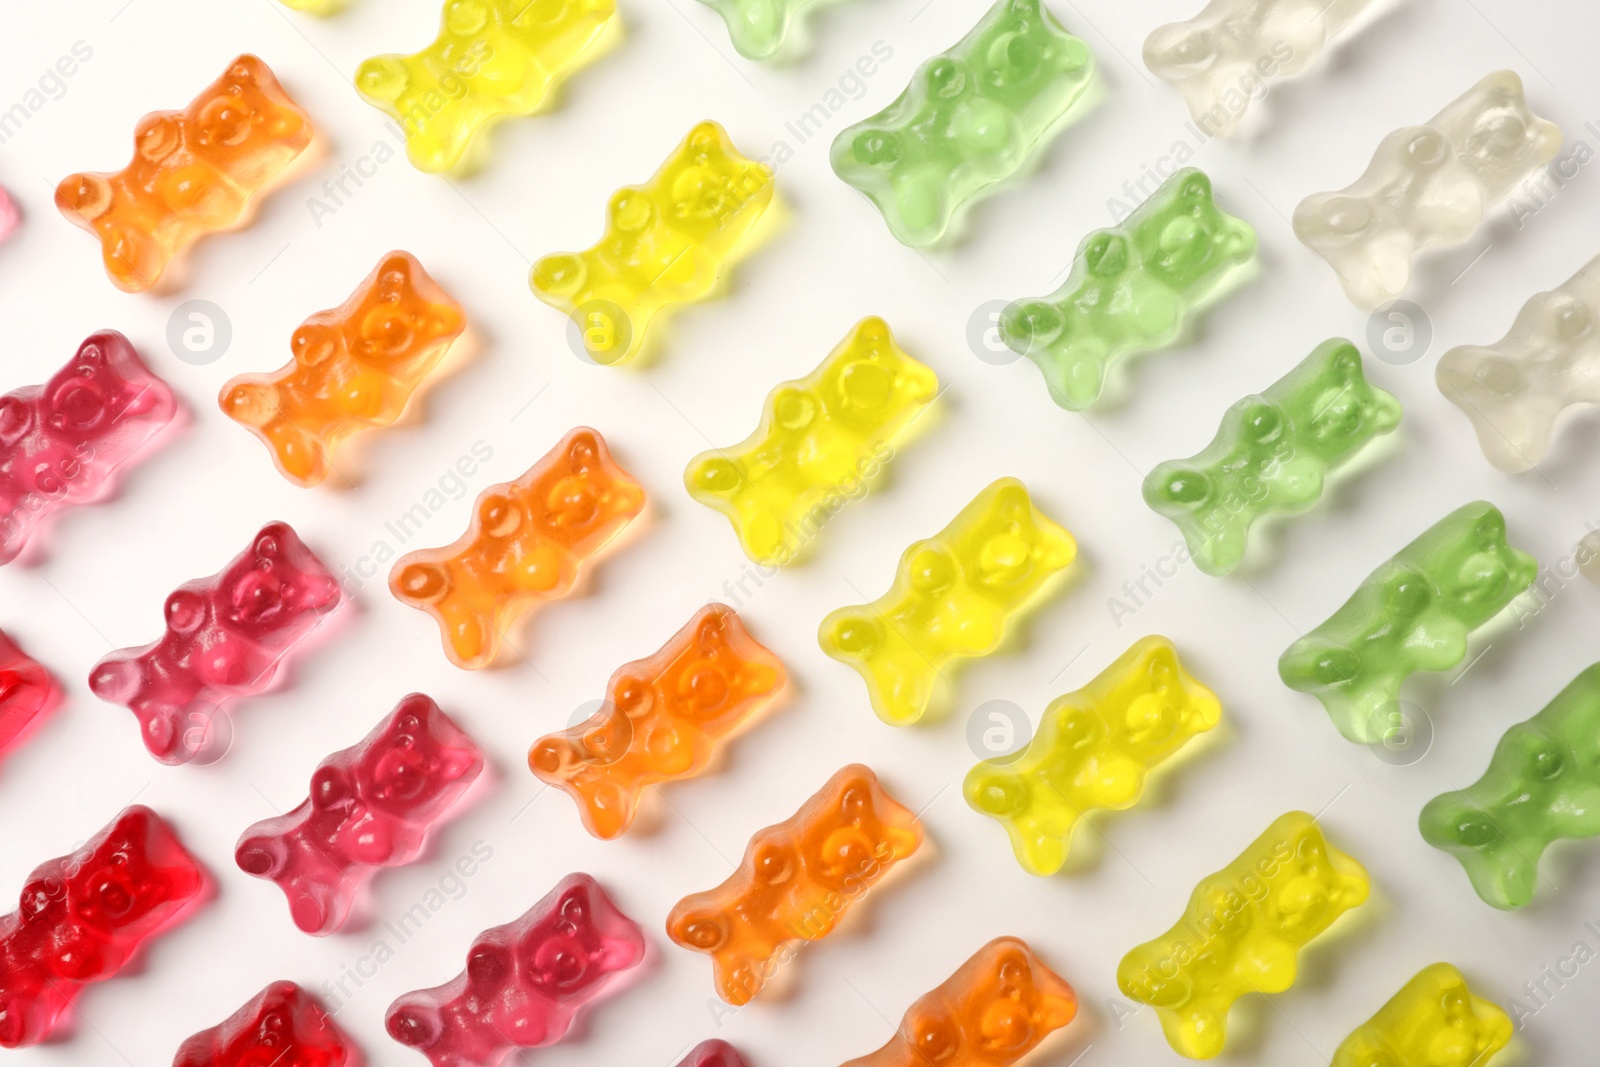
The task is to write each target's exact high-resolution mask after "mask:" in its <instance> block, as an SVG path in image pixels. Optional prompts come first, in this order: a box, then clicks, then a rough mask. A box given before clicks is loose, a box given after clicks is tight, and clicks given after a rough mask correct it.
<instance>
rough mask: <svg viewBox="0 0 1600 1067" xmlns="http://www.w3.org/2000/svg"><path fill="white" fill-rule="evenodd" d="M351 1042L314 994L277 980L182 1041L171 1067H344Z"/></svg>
mask: <svg viewBox="0 0 1600 1067" xmlns="http://www.w3.org/2000/svg"><path fill="white" fill-rule="evenodd" d="M351 1058H352V1057H351V1044H350V1040H349V1039H348V1038H346V1037H345V1036H344V1034H343V1033H341V1032H340V1030H339V1028H338V1027H337V1026H335V1025H334V1022H333V1018H332V1017H331V1016H330V1015H328V1013H327V1012H325V1011H323V1009H322V1005H320V1004H318V1003H317V1001H316V998H314V997H313V996H311V994H309V993H307V992H306V991H305V990H304V989H301V988H300V987H299V986H297V985H295V984H294V983H293V982H273V983H272V984H271V985H269V986H267V988H265V989H263V990H262V991H261V992H260V993H258V994H257V995H256V997H255V998H254V999H253V1000H251V1001H250V1002H249V1003H248V1004H246V1005H245V1006H244V1007H242V1008H240V1009H239V1010H238V1011H236V1012H234V1013H233V1014H232V1015H230V1016H228V1017H227V1018H226V1019H224V1020H222V1022H220V1023H218V1024H217V1025H216V1026H213V1027H212V1028H211V1029H209V1030H202V1031H200V1032H199V1033H198V1034H195V1035H194V1036H193V1037H191V1038H189V1040H187V1041H185V1042H184V1043H183V1044H182V1045H180V1046H178V1055H177V1057H176V1058H175V1059H174V1060H173V1061H172V1067H344V1065H345V1064H346V1063H349V1062H350V1061H351Z"/></svg>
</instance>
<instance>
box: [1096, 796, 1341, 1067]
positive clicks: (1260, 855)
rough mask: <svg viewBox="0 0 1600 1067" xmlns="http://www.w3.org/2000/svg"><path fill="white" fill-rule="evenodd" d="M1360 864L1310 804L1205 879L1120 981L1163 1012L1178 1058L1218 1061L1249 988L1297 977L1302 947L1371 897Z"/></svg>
mask: <svg viewBox="0 0 1600 1067" xmlns="http://www.w3.org/2000/svg"><path fill="white" fill-rule="evenodd" d="M1370 888H1371V884H1370V882H1369V880H1368V878H1367V872H1366V870H1365V868H1363V867H1362V866H1361V864H1359V863H1357V862H1356V861H1355V860H1353V859H1351V858H1350V857H1349V856H1347V855H1345V854H1344V853H1342V852H1340V851H1339V850H1338V849H1335V848H1333V847H1331V846H1329V844H1328V843H1327V842H1326V841H1325V840H1323V837H1322V829H1321V828H1320V827H1319V826H1318V825H1317V822H1316V820H1315V819H1313V818H1312V817H1311V816H1309V815H1307V814H1306V813H1305V812H1303V811H1291V812H1289V813H1288V814H1287V815H1284V816H1281V817H1280V818H1279V819H1278V820H1277V821H1276V822H1274V823H1273V824H1272V825H1271V826H1269V827H1267V832H1266V833H1264V834H1262V835H1261V836H1260V837H1258V838H1256V839H1255V841H1254V842H1253V843H1251V845H1250V846H1249V847H1248V848H1246V849H1245V850H1244V852H1242V853H1240V855H1239V858H1238V859H1236V860H1234V861H1233V862H1232V863H1230V864H1228V865H1227V866H1226V867H1224V868H1223V869H1222V870H1220V871H1218V872H1217V873H1216V874H1213V875H1208V876H1207V877H1205V878H1203V879H1201V881H1200V884H1199V885H1198V886H1196V887H1195V890H1194V893H1193V894H1192V895H1191V896H1190V897H1189V906H1188V907H1187V908H1186V909H1185V910H1184V913H1183V918H1181V919H1179V920H1178V922H1177V923H1176V924H1175V925H1174V926H1173V927H1172V929H1171V930H1168V931H1167V932H1166V933H1165V934H1163V935H1162V936H1160V937H1158V938H1156V939H1155V940H1154V941H1149V942H1146V943H1145V944H1143V945H1140V946H1139V947H1138V948H1136V949H1134V950H1133V951H1132V952H1130V953H1128V954H1127V955H1126V956H1124V957H1123V960H1122V963H1121V964H1120V965H1119V966H1118V967H1117V985H1118V986H1119V987H1121V989H1122V992H1123V994H1124V995H1126V996H1128V997H1130V998H1131V999H1133V1000H1137V1001H1138V1002H1140V1003H1141V1004H1149V1005H1151V1006H1152V1007H1154V1008H1155V1009H1156V1014H1157V1016H1158V1017H1159V1018H1160V1020H1161V1029H1162V1030H1163V1031H1164V1032H1165V1033H1166V1035H1167V1043H1168V1044H1170V1045H1171V1046H1172V1047H1173V1049H1174V1050H1175V1051H1177V1052H1178V1054H1179V1055H1182V1056H1188V1057H1189V1058H1191V1059H1210V1058H1211V1057H1213V1056H1215V1055H1217V1054H1218V1053H1219V1052H1221V1051H1222V1047H1223V1045H1224V1043H1225V1042H1226V1040H1227V1027H1228V1010H1229V1008H1231V1007H1232V1006H1233V1002H1234V1001H1236V1000H1238V999H1239V998H1240V997H1241V996H1244V995H1245V994H1246V993H1282V992H1283V991H1284V990H1286V989H1288V988H1289V987H1290V986H1292V985H1293V984H1294V980H1295V972H1296V969H1297V960H1296V957H1297V956H1298V955H1299V952H1300V950H1301V949H1302V948H1304V947H1305V946H1306V944H1307V943H1309V942H1310V941H1311V940H1313V939H1314V938H1316V937H1317V936H1318V935H1319V934H1321V933H1322V932H1323V931H1325V930H1326V929H1327V928H1328V927H1329V926H1331V925H1333V922H1334V920H1336V919H1338V918H1339V916H1340V915H1343V914H1344V913H1345V912H1346V911H1348V910H1349V909H1351V908H1353V907H1355V906H1356V905H1358V904H1361V903H1362V902H1363V901H1365V900H1366V899H1367V893H1368V891H1369V890H1370Z"/></svg>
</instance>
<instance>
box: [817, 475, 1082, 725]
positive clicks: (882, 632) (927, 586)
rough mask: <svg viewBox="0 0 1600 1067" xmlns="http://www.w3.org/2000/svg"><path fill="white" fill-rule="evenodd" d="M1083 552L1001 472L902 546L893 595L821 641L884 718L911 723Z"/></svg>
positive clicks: (845, 615) (843, 619)
mask: <svg viewBox="0 0 1600 1067" xmlns="http://www.w3.org/2000/svg"><path fill="white" fill-rule="evenodd" d="M1077 554H1078V546H1077V543H1076V542H1074V541H1073V540H1072V535H1071V534H1069V533H1067V531H1065V530H1063V529H1062V528H1061V527H1060V526H1057V525H1056V524H1055V523H1054V522H1051V521H1050V519H1048V518H1046V517H1045V516H1044V515H1043V514H1042V513H1041V512H1039V511H1038V509H1036V508H1035V507H1034V506H1033V500H1032V499H1031V498H1030V497H1029V496H1028V490H1027V487H1025V486H1024V485H1023V484H1022V483H1021V482H1019V481H1017V480H1016V479H1015V478H1001V479H1000V480H999V481H997V482H995V483H994V484H992V485H990V486H989V487H988V488H987V489H985V490H984V491H983V492H981V493H979V494H978V495H977V497H976V498H974V499H973V501H972V503H970V504H968V505H967V506H966V507H965V508H962V509H961V513H960V514H959V515H957V516H956V517H955V518H954V519H953V520H951V522H950V525H949V526H946V527H945V528H944V529H943V530H941V531H940V532H939V533H937V534H935V535H934V536H933V537H930V538H928V539H927V540H925V541H918V542H917V543H916V544H914V545H912V546H911V547H910V548H908V549H906V551H905V555H903V556H901V557H900V566H899V569H898V571H897V573H896V575H895V580H894V585H892V586H890V588H889V591H888V592H887V593H885V594H884V595H883V596H881V597H879V598H878V599H877V600H875V601H873V602H872V603H870V604H860V605H856V606H854V607H848V608H840V609H839V610H838V611H835V612H834V613H833V614H831V615H829V616H828V617H827V618H826V619H823V620H822V628H821V630H820V631H819V633H818V635H817V640H818V641H819V642H820V643H821V645H822V650H823V651H824V652H826V653H827V654H828V655H830V656H832V657H833V658H834V659H836V660H839V661H840V662H842V663H847V664H849V665H850V666H852V667H854V668H855V669H856V670H857V671H859V672H860V673H861V676H862V678H864V679H865V680H866V683H867V693H868V695H869V696H870V697H871V700H872V707H873V710H875V711H876V712H877V713H878V717H879V718H881V719H883V721H884V722H887V723H889V724H891V725H893V726H904V725H907V724H909V723H914V722H916V721H917V720H918V719H920V718H922V716H923V715H924V714H925V713H926V712H927V710H928V706H929V704H930V703H932V701H933V697H934V692H935V689H936V683H938V682H939V681H941V680H942V678H943V672H942V668H943V667H944V666H945V665H946V664H948V663H950V662H951V661H952V660H954V659H957V658H958V657H967V656H985V655H988V654H989V653H990V652H993V651H994V650H995V649H996V648H998V647H999V645H1000V641H1001V639H1002V638H1003V637H1004V636H1005V630H1006V622H1007V620H1008V619H1009V618H1010V617H1011V616H1012V615H1014V614H1016V613H1018V612H1020V611H1022V610H1023V609H1024V608H1025V607H1027V606H1028V605H1029V603H1030V602H1032V601H1033V600H1034V599H1035V598H1036V597H1038V596H1039V595H1040V594H1041V593H1043V592H1044V591H1045V589H1046V587H1047V586H1049V585H1050V584H1051V583H1050V579H1051V578H1052V577H1054V576H1055V575H1057V574H1059V573H1060V572H1061V571H1062V570H1064V569H1065V568H1066V567H1067V565H1068V564H1070V563H1071V562H1072V560H1073V557H1075V556H1076V555H1077Z"/></svg>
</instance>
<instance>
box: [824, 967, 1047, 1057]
mask: <svg viewBox="0 0 1600 1067" xmlns="http://www.w3.org/2000/svg"><path fill="white" fill-rule="evenodd" d="M1077 1014H1078V995H1077V993H1075V992H1074V991H1073V989H1072V987H1071V986H1070V985H1068V984H1067V983H1066V981H1065V980H1063V979H1062V978H1061V977H1060V976H1059V975H1057V974H1056V973H1055V972H1054V971H1052V970H1051V969H1050V968H1048V967H1046V966H1045V965H1044V964H1043V963H1042V962H1040V960H1039V957H1038V956H1035V955H1034V954H1033V949H1031V948H1029V947H1028V944H1027V942H1025V941H1022V940H1019V939H1018V938H1015V937H997V938H995V939H994V940H993V941H991V942H989V943H988V944H987V945H984V946H983V947H982V948H980V949H979V950H978V951H977V953H975V954H974V955H973V957H972V958H971V959H969V960H967V962H965V963H963V964H962V965H961V967H960V969H959V970H957V971H956V973H955V974H953V975H951V976H950V977H949V978H947V979H945V981H944V982H943V983H942V984H941V985H940V986H939V987H938V988H937V989H934V990H933V991H931V992H929V993H926V994H924V995H923V996H920V997H918V998H917V1000H916V1003H914V1004H912V1005H911V1007H909V1008H907V1009H906V1014H905V1017H904V1018H902V1019H901V1020H900V1029H899V1030H898V1031H897V1032H896V1033H895V1035H894V1036H893V1037H891V1038H890V1039H889V1043H888V1044H887V1045H884V1046H883V1047H882V1048H880V1049H879V1050H878V1051H876V1052H874V1053H872V1054H871V1055H867V1056H862V1057H859V1058H858V1059H853V1060H851V1061H850V1062H849V1063H847V1064H845V1065H844V1067H930V1065H935V1064H936V1065H939V1067H944V1065H946V1064H948V1065H951V1067H954V1065H956V1064H960V1065H961V1067H1011V1064H1014V1063H1016V1062H1017V1061H1018V1060H1020V1059H1022V1057H1024V1056H1026V1055H1027V1054H1028V1053H1030V1052H1032V1051H1033V1050H1034V1049H1035V1048H1036V1047H1038V1045H1039V1043H1040V1042H1041V1041H1043V1040H1044V1039H1045V1038H1046V1037H1047V1036H1049V1034H1050V1033H1051V1032H1052V1031H1055V1030H1059V1029H1061V1028H1062V1027H1063V1026H1065V1025H1067V1024H1068V1023H1070V1022H1071V1021H1072V1020H1073V1018H1074V1017H1075V1016H1076V1015H1077Z"/></svg>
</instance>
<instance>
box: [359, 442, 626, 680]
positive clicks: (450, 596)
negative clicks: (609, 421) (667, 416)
mask: <svg viewBox="0 0 1600 1067" xmlns="http://www.w3.org/2000/svg"><path fill="white" fill-rule="evenodd" d="M643 510H644V488H643V487H642V486H640V484H639V483H638V482H636V481H634V480H633V476H632V475H630V474H629V473H628V472H627V471H625V470H623V469H622V468H621V467H620V466H618V465H617V462H616V460H614V459H612V458H611V450H610V449H608V448H607V447H606V442H605V438H603V437H601V436H600V434H599V433H598V432H596V431H594V430H591V429H588V428H587V427H579V428H578V429H576V430H573V431H572V432H571V433H569V434H567V436H566V437H564V438H562V439H561V442H560V443H559V444H557V445H556V447H554V448H552V449H551V450H550V451H549V453H547V454H546V455H545V457H544V458H543V459H541V460H539V462H537V463H535V464H534V465H533V466H532V467H530V468H529V469H528V472H527V473H526V474H524V475H523V476H522V477H520V478H518V479H517V480H516V481H514V482H503V483H501V484H500V485H492V486H490V487H489V488H488V489H485V490H484V491H483V493H482V495H480V496H479V497H478V502H477V505H476V507H475V508H474V510H473V515H472V522H471V524H470V525H469V526H468V527H467V532H466V533H464V534H462V535H461V537H460V538H459V539H457V540H456V541H455V542H454V543H452V544H449V545H446V546H445V547H443V548H428V549H423V550H422V551H420V552H412V553H409V554H407V555H404V556H401V557H400V559H399V561H398V562H396V563H395V565H394V570H393V571H391V572H390V574H389V589H390V590H391V591H392V592H393V593H394V595H395V596H396V597H397V598H398V599H399V600H400V602H401V603H403V604H410V605H411V606H412V607H414V608H417V609H418V610H421V611H426V612H427V613H428V614H429V615H432V616H433V617H434V620H435V621H436V622H438V624H439V630H440V633H441V636H442V637H443V638H444V653H445V655H446V656H449V657H450V662H452V663H454V664H455V665H456V666H457V667H463V668H465V669H467V670H477V669H479V668H481V667H487V666H488V665H489V664H490V663H492V662H493V661H494V657H495V655H496V654H497V653H498V652H499V651H500V642H501V641H502V640H503V638H504V635H505V633H506V631H507V630H508V629H509V628H510V627H511V626H512V624H513V623H514V622H515V621H516V620H517V619H518V618H519V617H520V616H522V615H523V614H525V613H526V612H527V611H528V609H529V608H531V607H533V605H535V604H537V603H539V602H541V601H545V600H554V599H556V598H557V597H562V596H565V595H567V593H569V592H571V591H572V587H573V586H574V585H575V584H576V583H577V581H578V575H579V573H580V572H581V571H582V570H583V565H584V564H585V563H586V562H588V560H589V558H590V557H591V556H593V555H594V554H595V553H597V552H599V551H600V549H601V548H603V547H604V546H605V545H606V543H607V542H608V541H610V540H611V539H612V538H613V537H615V536H616V535H617V534H618V533H619V532H620V531H621V530H622V528H623V527H624V526H626V525H628V523H630V522H632V521H633V519H634V517H635V516H637V515H638V514H639V512H641V511H643Z"/></svg>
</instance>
